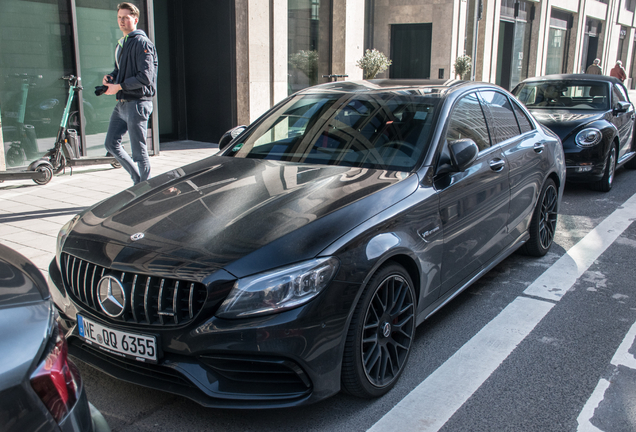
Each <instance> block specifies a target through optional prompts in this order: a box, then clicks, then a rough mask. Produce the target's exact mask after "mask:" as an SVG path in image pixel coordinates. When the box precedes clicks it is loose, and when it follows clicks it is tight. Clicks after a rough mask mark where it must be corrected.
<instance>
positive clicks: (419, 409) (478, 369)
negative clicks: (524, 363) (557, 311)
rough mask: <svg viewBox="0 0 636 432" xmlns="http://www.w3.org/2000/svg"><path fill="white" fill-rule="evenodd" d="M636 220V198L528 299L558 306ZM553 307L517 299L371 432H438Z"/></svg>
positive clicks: (532, 288)
mask: <svg viewBox="0 0 636 432" xmlns="http://www.w3.org/2000/svg"><path fill="white" fill-rule="evenodd" d="M634 215H636V194H635V195H633V196H632V197H631V198H629V199H628V200H627V201H626V202H625V203H624V204H623V205H622V206H621V208H619V209H616V210H615V211H614V212H613V213H612V214H611V215H609V216H608V217H607V218H606V219H605V220H603V221H602V222H601V223H600V224H599V225H598V226H597V227H596V228H594V229H593V230H592V231H590V232H589V233H588V234H587V235H586V236H585V237H584V238H583V239H582V240H581V241H580V242H579V243H577V244H576V245H575V246H573V247H572V248H571V249H570V250H569V251H568V252H567V253H566V255H564V256H563V257H562V258H561V259H559V260H558V261H557V262H556V263H554V264H553V265H552V266H551V267H550V268H549V269H548V270H546V271H545V272H544V273H543V274H542V275H541V276H540V277H539V278H538V279H537V280H536V281H535V282H534V283H533V284H531V285H530V286H529V287H528V288H527V289H526V290H525V291H524V294H526V295H531V296H535V297H541V298H545V299H549V300H552V301H554V302H558V301H559V300H560V299H561V298H562V297H563V295H564V294H565V293H566V292H567V291H568V290H569V289H570V288H571V287H572V285H574V283H575V282H576V280H577V279H578V277H579V276H580V275H582V274H583V273H584V272H585V271H586V270H587V269H588V268H589V267H590V266H591V265H592V264H593V263H594V261H595V260H596V259H597V258H598V257H599V256H600V255H601V254H602V253H603V252H604V251H605V250H606V249H607V248H608V247H609V246H610V245H611V244H612V243H613V242H614V241H615V240H616V239H617V238H618V237H619V236H620V235H621V234H622V233H623V231H625V229H627V227H629V225H630V224H631V222H632V221H633V220H634ZM553 306H554V303H551V302H546V301H543V300H537V299H531V298H527V297H517V299H516V300H514V301H513V302H512V303H510V304H509V305H508V307H506V308H505V309H504V310H503V311H502V312H501V313H500V314H499V315H497V316H496V317H495V318H494V319H493V320H492V321H491V322H490V323H488V324H487V325H486V326H485V327H484V328H483V329H481V331H480V332H479V333H477V334H476V335H475V336H474V337H473V338H472V339H471V340H469V341H468V342H467V343H466V344H465V345H464V346H463V347H462V348H460V349H459V351H457V352H456V353H455V354H454V355H453V356H452V357H451V358H449V359H448V360H447V361H446V362H445V363H444V364H443V365H441V366H440V367H439V368H438V369H437V370H436V371H435V372H433V373H432V374H431V375H429V377H428V378H427V379H426V380H424V381H423V382H422V383H420V384H419V385H418V386H417V387H416V388H415V389H414V390H413V391H412V392H411V393H409V394H408V395H407V396H406V397H405V398H404V399H402V401H400V402H399V403H398V404H397V405H396V406H395V407H394V408H393V409H391V411H389V412H388V413H386V414H385V416H384V417H382V418H381V419H380V420H379V421H378V422H377V423H376V424H375V425H373V427H371V429H369V431H372V432H384V431H391V432H392V431H394V430H407V431H437V430H439V429H440V428H441V427H442V426H443V425H444V424H445V423H446V422H447V421H448V420H449V419H450V418H451V417H452V416H453V414H455V412H456V411H457V410H458V409H459V408H461V406H462V405H463V404H464V403H465V402H466V401H467V400H468V399H469V398H470V397H471V396H472V395H473V393H474V392H475V391H476V390H477V389H478V388H479V387H480V386H481V385H482V384H483V383H484V381H486V379H488V377H489V376H490V375H491V374H492V373H493V372H494V371H495V370H496V369H497V368H498V367H499V365H500V364H501V363H502V362H503V361H504V360H505V359H506V358H507V357H508V355H510V353H511V352H512V351H513V350H514V349H515V348H516V347H517V345H518V344H519V343H520V342H521V341H522V340H523V339H525V338H526V337H527V336H528V334H530V332H531V331H532V330H533V329H534V328H535V326H536V325H537V324H538V323H539V322H540V321H541V320H542V319H543V317H544V316H545V315H546V314H547V313H548V312H549V311H550V309H551V308H552V307H553ZM634 330H635V331H636V329H634ZM603 392H604V390H603ZM582 415H583V414H582ZM590 426H591V425H590Z"/></svg>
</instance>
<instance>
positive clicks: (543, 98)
mask: <svg viewBox="0 0 636 432" xmlns="http://www.w3.org/2000/svg"><path fill="white" fill-rule="evenodd" d="M512 93H513V94H514V95H515V96H516V97H517V98H518V99H519V100H520V101H521V102H522V103H523V104H524V105H525V106H526V107H527V108H528V109H529V110H530V112H531V113H532V114H533V115H534V117H535V118H536V119H537V120H539V122H540V123H541V124H543V125H545V126H546V127H548V128H550V129H551V130H552V131H553V132H554V133H556V134H557V135H558V136H559V138H561V141H562V143H563V150H564V151H565V164H566V166H567V179H568V181H571V182H585V183H590V185H591V186H592V188H593V189H595V190H599V191H603V192H608V191H609V190H610V189H611V188H612V183H613V181H614V173H615V171H616V168H618V167H619V166H621V165H625V167H627V168H630V169H635V168H636V147H635V145H634V142H633V134H634V131H633V127H634V115H635V114H634V106H633V105H632V103H631V102H630V100H629V96H628V94H627V90H626V89H625V86H624V85H623V83H621V82H620V81H619V80H618V79H616V78H614V77H607V76H603V75H585V74H576V75H547V76H542V77H535V78H529V79H527V80H525V81H523V82H521V83H519V85H517V87H515V89H514V90H513V91H512Z"/></svg>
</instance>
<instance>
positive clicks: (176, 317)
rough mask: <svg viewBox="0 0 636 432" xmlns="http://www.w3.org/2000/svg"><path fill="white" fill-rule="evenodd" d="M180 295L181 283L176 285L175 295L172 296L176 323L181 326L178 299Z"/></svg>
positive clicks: (177, 282)
mask: <svg viewBox="0 0 636 432" xmlns="http://www.w3.org/2000/svg"><path fill="white" fill-rule="evenodd" d="M178 294H179V281H176V282H175V284H174V294H172V312H174V323H175V324H179V304H178V303H177V301H178V300H177V297H178Z"/></svg>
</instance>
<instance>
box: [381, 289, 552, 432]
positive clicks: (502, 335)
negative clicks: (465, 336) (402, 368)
mask: <svg viewBox="0 0 636 432" xmlns="http://www.w3.org/2000/svg"><path fill="white" fill-rule="evenodd" d="M553 306H554V304H553V303H549V302H546V301H541V300H534V299H529V298H525V297H517V299H516V300H514V301H513V302H512V303H510V304H509V305H508V307H506V308H505V309H504V310H503V311H502V312H501V313H500V314H499V315H497V317H495V319H493V320H492V321H491V322H490V323H488V324H487V325H486V326H485V327H484V328H482V329H481V330H480V331H479V333H477V334H476V335H475V336H474V337H473V338H472V339H471V340H470V341H468V342H467V343H466V344H465V345H464V346H463V347H461V349H459V351H457V352H456V353H455V354H454V355H453V356H452V357H451V358H449V359H448V360H447V361H446V363H444V364H443V365H442V366H440V367H439V368H438V369H437V370H436V371H435V372H433V373H432V374H431V375H429V377H428V378H427V379H426V380H424V381H423V382H422V383H421V384H420V385H419V386H417V387H416V388H415V390H413V391H412V392H411V393H410V394H409V395H408V396H407V397H406V398H404V399H403V400H402V401H401V402H400V403H399V404H397V405H396V406H395V407H394V408H393V409H392V410H391V411H389V413H388V414H386V415H385V416H384V417H383V418H382V419H380V421H379V422H377V423H376V424H375V425H374V426H373V427H372V428H371V429H369V430H370V431H373V432H379V431H396V430H402V431H436V430H438V429H439V428H441V427H442V426H444V423H446V422H447V421H448V419H449V418H451V416H452V415H453V414H454V413H455V411H457V410H458V409H459V408H460V407H461V406H462V405H463V404H464V402H466V400H467V399H468V398H469V397H470V396H471V395H472V394H473V393H474V392H475V391H476V390H477V389H478V388H479V387H480V386H481V385H482V384H483V382H484V381H486V379H488V377H489V376H490V375H491V374H492V373H493V372H494V371H495V369H497V368H498V367H499V365H500V364H501V362H503V361H504V360H505V359H506V357H508V355H510V353H511V352H512V351H513V350H514V349H515V348H516V347H517V345H518V344H519V343H520V342H521V341H522V340H523V339H524V338H525V337H526V335H527V334H528V333H530V332H531V331H532V329H533V328H534V327H535V326H536V325H537V324H538V323H539V322H540V321H541V320H542V319H543V317H544V316H545V315H546V314H547V313H548V312H549V311H550V309H552V307H553Z"/></svg>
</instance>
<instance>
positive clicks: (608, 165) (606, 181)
mask: <svg viewBox="0 0 636 432" xmlns="http://www.w3.org/2000/svg"><path fill="white" fill-rule="evenodd" d="M615 173H616V147H615V146H612V148H611V149H610V152H609V154H608V155H607V160H606V161H605V171H603V178H602V179H600V180H599V181H597V182H594V183H592V185H591V187H592V189H593V190H596V191H599V192H609V191H610V190H611V189H612V185H613V184H614V174H615Z"/></svg>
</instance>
